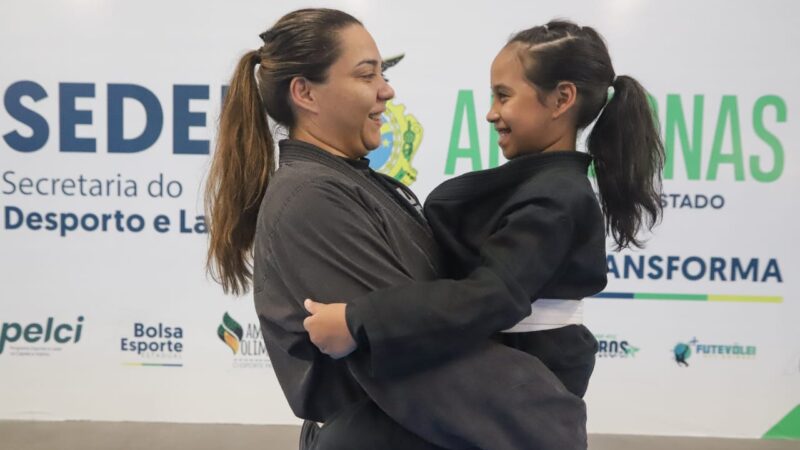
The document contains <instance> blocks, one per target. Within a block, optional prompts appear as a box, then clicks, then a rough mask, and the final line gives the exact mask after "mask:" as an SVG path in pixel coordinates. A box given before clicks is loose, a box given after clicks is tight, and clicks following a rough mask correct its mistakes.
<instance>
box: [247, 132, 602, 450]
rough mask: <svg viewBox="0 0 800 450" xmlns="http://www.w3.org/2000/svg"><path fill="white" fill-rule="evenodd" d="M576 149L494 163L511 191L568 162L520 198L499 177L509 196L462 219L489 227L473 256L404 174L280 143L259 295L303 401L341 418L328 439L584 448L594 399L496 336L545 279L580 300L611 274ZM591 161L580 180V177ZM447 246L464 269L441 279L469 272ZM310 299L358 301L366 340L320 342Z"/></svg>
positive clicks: (277, 353) (261, 240) (454, 184)
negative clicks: (332, 350)
mask: <svg viewBox="0 0 800 450" xmlns="http://www.w3.org/2000/svg"><path fill="white" fill-rule="evenodd" d="M569 155H570V156H568V157H564V156H560V155H559V156H557V157H555V158H553V161H554V162H555V163H554V164H552V165H551V164H536V163H531V162H530V161H534V160H535V159H536V158H534V157H525V158H520V159H518V160H514V161H512V162H510V163H508V164H506V165H505V166H503V167H501V168H498V169H493V171H486V172H483V173H481V174H483V175H485V174H496V175H489V178H490V179H492V180H495V181H492V182H491V183H487V184H486V186H485V187H492V186H494V187H496V188H497V189H501V188H502V186H505V187H506V189H507V188H510V187H511V186H512V184H513V183H508V181H510V178H511V177H510V176H508V175H509V174H519V175H520V176H524V175H525V174H529V175H533V173H534V172H536V171H537V170H539V169H537V168H536V167H535V166H541V167H549V168H556V169H555V170H549V169H548V170H544V171H541V170H540V171H539V172H538V173H541V174H544V173H547V174H551V175H552V176H550V177H545V178H548V179H549V180H550V181H555V182H556V183H550V182H547V183H544V185H545V186H546V187H545V189H544V190H542V191H539V190H538V188H537V187H536V186H534V185H533V184H531V183H528V182H526V183H522V184H524V185H526V186H528V187H527V188H526V189H522V190H518V192H517V194H518V195H517V194H514V193H513V192H511V191H509V192H507V193H506V194H503V193H501V191H500V190H496V192H495V193H496V195H497V196H498V197H497V198H503V199H504V201H503V202H497V203H494V204H493V205H492V206H493V208H491V209H492V210H491V211H489V208H485V210H484V211H477V212H476V213H477V214H475V215H471V214H470V215H469V216H468V217H466V216H462V217H454V218H455V219H456V220H457V221H458V223H459V224H460V225H459V227H462V228H463V229H465V230H467V229H470V230H474V231H476V232H477V233H478V234H476V235H475V238H476V239H475V241H474V242H475V243H477V246H474V247H473V248H472V251H473V253H472V255H473V256H472V257H471V258H470V257H468V255H465V254H462V255H457V254H454V253H453V252H454V251H457V247H458V246H451V245H450V244H448V243H446V242H443V243H444V252H440V251H439V250H438V248H437V246H436V242H435V240H434V236H433V234H432V232H431V230H430V228H429V227H428V226H427V224H426V223H425V221H424V220H422V218H421V217H420V216H419V214H418V213H417V212H416V211H415V210H414V208H413V205H412V204H411V203H409V200H410V201H411V202H412V203H413V201H414V199H413V194H411V193H410V192H409V191H407V190H406V189H405V188H404V187H403V186H402V185H400V184H399V183H395V182H393V181H392V180H390V179H388V178H387V177H382V176H379V175H377V174H374V173H373V172H372V171H370V170H369V169H368V167H358V165H357V164H358V162H357V161H356V162H348V161H345V160H343V159H341V158H337V157H335V156H332V155H330V154H327V153H325V152H323V151H321V150H319V149H317V148H315V147H313V146H310V145H308V144H304V143H300V142H296V141H284V142H282V143H281V165H280V168H279V170H278V171H277V173H276V175H275V176H274V177H273V179H272V180H271V182H270V186H269V188H268V189H267V192H266V195H265V198H264V201H263V203H262V206H261V210H260V212H259V220H258V229H257V233H256V243H255V260H254V264H255V265H254V291H255V302H256V310H257V313H258V316H259V319H260V322H261V326H262V332H263V334H264V339H265V342H266V345H267V349H268V351H269V354H270V358H271V359H272V362H273V366H274V368H275V371H276V374H277V376H278V379H279V381H280V383H281V386H282V388H283V390H284V393H285V394H286V397H287V399H288V401H289V404H290V405H291V407H292V409H293V411H294V412H295V414H296V415H297V416H298V417H302V418H306V419H311V420H315V421H320V422H325V423H326V425H325V426H324V427H323V430H322V434H321V436H320V441H321V442H320V445H319V447H318V448H320V449H321V450H322V449H325V448H348V449H350V450H358V449H361V448H363V449H367V448H370V449H371V448H382V449H384V448H385V449H390V448H398V449H399V448H402V449H407V450H411V449H416V448H420V449H423V448H437V447H435V446H434V445H432V444H430V443H434V444H436V445H438V446H440V447H442V448H453V449H457V448H484V449H498V450H500V449H527V448H529V449H549V448H559V449H569V448H585V446H586V443H585V409H584V405H583V402H582V400H581V399H580V398H579V397H578V396H576V395H574V394H572V393H570V392H569V391H568V390H567V389H566V388H565V387H564V384H563V383H562V382H561V381H559V379H558V378H557V377H556V376H554V375H553V373H552V372H551V371H550V370H548V369H547V367H545V365H544V364H542V362H541V361H540V360H539V358H536V357H533V356H531V355H530V354H528V353H525V352H523V351H520V350H517V349H514V348H511V347H509V346H507V345H503V344H500V343H498V342H497V341H496V340H493V339H490V336H492V335H494V334H495V333H496V332H497V331H499V330H502V329H505V328H508V327H510V326H512V325H514V324H515V323H516V322H517V321H519V320H520V319H521V318H523V317H525V316H527V314H528V313H529V312H530V302H531V300H532V299H534V298H537V297H539V296H540V294H541V293H543V292H547V293H549V294H550V295H548V296H549V297H559V292H561V293H562V294H560V295H563V296H564V297H565V298H580V297H582V296H584V295H589V294H592V293H594V292H597V291H599V290H600V289H602V287H603V285H604V283H605V258H604V251H603V249H604V239H598V237H597V236H596V235H597V233H596V232H594V231H593V232H592V233H588V234H586V233H585V231H586V230H584V224H588V223H591V224H593V227H592V226H588V228H596V226H597V224H598V223H599V224H600V235H602V232H603V229H602V218H601V217H600V216H599V208H598V206H597V203H596V200H595V199H594V196H593V194H592V193H591V188H590V187H588V189H583V187H584V185H583V184H581V183H586V186H588V180H585V168H586V161H585V160H577V159H576V158H575V157H576V156H578V157H580V155H578V154H575V155H572V154H569ZM548 156H549V155H548ZM545 159H549V158H545ZM529 166H530V167H529ZM541 167H540V169H541ZM558 167H560V168H558ZM581 167H582V169H581ZM501 169H506V170H507V173H506V174H505V175H503V173H502V170H501ZM581 170H582V171H583V174H581V173H580V171H581ZM576 174H577V175H578V178H577V180H578V181H577V183H578V186H579V187H580V189H571V188H569V186H570V185H574V184H575V183H576V178H575V175H576ZM581 177H583V178H581ZM530 178H531V180H533V179H534V178H536V177H534V176H531V177H530ZM460 179H461V180H463V179H469V176H464V177H459V178H457V179H454V180H451V181H449V182H447V183H445V184H444V185H442V186H441V187H440V188H438V189H437V191H440V192H439V193H443V194H447V195H444V197H446V198H448V199H450V200H448V201H447V202H444V203H452V202H451V200H453V199H454V197H451V196H450V194H458V195H457V196H460V195H461V194H464V192H462V188H461V187H459V186H458V180H460ZM568 180H569V181H568ZM495 184H496V186H495ZM534 184H535V183H534ZM517 185H520V182H519V180H517ZM448 186H451V188H448ZM518 187H519V186H518ZM543 187H544V186H543ZM492 189H494V188H492ZM528 189H530V192H529V191H528ZM473 190H475V189H474V187H473ZM512 191H513V189H512ZM533 191H536V192H533ZM585 191H588V195H585V194H587V192H585ZM434 194H436V195H434ZM434 194H432V196H431V200H430V201H429V202H428V207H427V208H426V209H428V210H429V211H433V209H431V208H433V207H434V205H435V203H434V202H433V200H434V199H435V198H437V197H438V194H437V192H436V191H435V192H434ZM531 195H532V197H531ZM564 195H566V196H567V198H566V200H568V201H564V200H565V199H564V198H562V196H564ZM478 197H480V196H478ZM453 204H454V203H453ZM500 205H505V206H507V207H504V208H498V206H500ZM487 206H488V204H487ZM444 209H447V208H446V207H445V208H444ZM448 216H449V215H448V214H442V215H439V217H440V218H441V219H442V220H443V221H446V220H448V219H446V217H448ZM431 217H434V216H433V215H432V216H431ZM598 220H599V222H598ZM493 221H494V224H493V225H490V226H489V227H488V228H486V229H485V230H483V231H480V230H479V229H480V227H481V226H483V227H485V226H486V225H487V224H491V223H492V222H493ZM433 223H434V229H437V225H436V222H435V221H434V222H433ZM443 223H444V222H443ZM441 229H450V230H451V231H452V230H453V228H452V227H451V226H450V225H442V227H441ZM503 230H506V231H507V232H508V233H503V232H502V231H503ZM515 230H516V232H515ZM595 231H596V230H595ZM520 232H522V234H520ZM590 234H591V236H590ZM457 235H459V233H451V234H450V236H451V237H453V236H457ZM469 235H470V234H469V233H467V234H464V236H469ZM514 236H516V237H514ZM520 236H529V237H528V238H525V239H523V240H521V241H520V240H519V237H520ZM576 236H577V237H578V239H575V237H576ZM601 237H602V236H601ZM437 238H439V236H437ZM515 239H516V240H515ZM601 241H603V242H601ZM470 245H471V244H470ZM584 247H585V248H586V249H591V251H592V252H594V253H597V254H598V255H597V256H599V258H600V259H602V262H601V266H602V267H603V270H602V271H600V272H599V274H598V275H597V276H594V273H595V272H597V270H596V267H595V265H596V263H595V261H594V260H596V258H595V257H591V258H585V257H582V256H580V253H583V251H582V250H581V249H582V248H584ZM443 255H444V256H445V257H446V258H448V259H451V258H454V257H455V258H458V260H459V261H462V262H463V265H462V266H461V267H462V268H461V275H464V276H465V278H463V279H461V280H458V281H455V280H453V279H450V280H446V279H440V278H443V277H445V276H447V275H450V276H457V275H458V267H452V268H451V269H449V270H446V269H445V267H444V265H443V264H442V261H443V259H442V256H443ZM476 255H477V256H476ZM515 255H516V256H515ZM519 255H525V258H527V259H514V258H518V257H519ZM517 263H519V265H518V264H517ZM589 266H591V267H592V270H588V269H587V268H588V267H589ZM584 269H586V270H588V272H587V271H585V270H584ZM582 272H585V273H584V275H583V276H580V275H579V274H580V273H582ZM531 273H533V276H531ZM590 273H591V274H593V275H592V276H589V275H588V274H590ZM573 279H580V280H578V281H577V282H575V283H572V282H571V281H570V280H573ZM432 280H436V281H432ZM554 280H563V281H564V283H558V282H554ZM581 280H582V281H581ZM419 282H423V283H422V284H419ZM412 283H416V284H412ZM559 284H563V286H562V287H560V288H559V287H558V285H559ZM392 286H399V287H397V288H392V289H387V288H390V287H392ZM564 286H571V287H564ZM548 289H556V291H548ZM558 289H560V290H558ZM379 290H382V291H380V292H374V291H379ZM372 292H374V294H371V293H372ZM373 296H374V297H373ZM305 298H315V299H320V300H328V301H337V300H340V299H341V300H348V299H353V300H352V301H350V306H348V311H349V312H348V322H349V323H351V324H355V328H356V332H357V334H359V340H360V341H361V342H363V343H364V346H363V347H362V348H359V349H358V350H356V352H354V353H353V354H352V355H350V356H348V357H347V358H344V359H342V360H333V359H331V358H329V357H327V356H326V355H323V354H321V353H320V352H319V351H318V350H317V349H316V348H315V347H314V346H313V344H312V343H311V342H310V341H309V340H308V336H307V334H306V333H305V331H304V329H303V327H302V321H303V319H304V318H305V316H306V312H305V310H304V308H303V306H302V301H303V299H305ZM378 303H380V305H379V304H378ZM351 306H352V308H351ZM589 337H590V336H589ZM585 340H586V342H589V340H588V339H585ZM367 343H368V344H367ZM523 350H524V349H523ZM406 430H409V431H411V432H413V434H412V433H409V432H407V431H406ZM417 436H419V437H421V438H422V439H424V441H423V440H422V439H420V438H419V437H417Z"/></svg>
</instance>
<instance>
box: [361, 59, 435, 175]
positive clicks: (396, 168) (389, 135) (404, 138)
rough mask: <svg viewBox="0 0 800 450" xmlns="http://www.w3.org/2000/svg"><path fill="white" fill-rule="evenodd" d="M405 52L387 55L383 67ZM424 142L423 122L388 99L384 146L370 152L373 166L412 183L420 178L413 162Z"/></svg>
mask: <svg viewBox="0 0 800 450" xmlns="http://www.w3.org/2000/svg"><path fill="white" fill-rule="evenodd" d="M404 56H405V55H399V56H395V57H392V58H387V59H385V60H384V61H383V65H382V68H383V70H386V69H388V68H390V67H392V66H394V65H395V64H397V63H398V62H400V60H401V59H403V57H404ZM421 142H422V125H420V123H419V121H418V120H417V119H416V117H414V116H413V115H411V114H408V113H407V112H406V107H405V106H404V105H401V104H397V103H394V102H393V101H388V102H386V111H384V113H383V115H382V116H381V145H380V147H378V148H377V149H375V150H373V151H372V152H370V154H369V161H370V163H369V165H370V167H371V168H372V169H373V170H375V171H377V172H380V173H382V174H385V175H389V176H390V177H392V178H394V179H396V180H398V181H400V182H402V183H403V184H405V185H406V186H410V185H411V184H412V183H413V182H414V181H415V180H416V179H417V169H415V168H414V167H413V166H412V165H411V163H412V161H413V160H414V156H415V155H416V154H417V150H419V145H420V143H421Z"/></svg>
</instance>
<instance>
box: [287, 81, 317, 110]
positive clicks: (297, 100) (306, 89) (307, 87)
mask: <svg viewBox="0 0 800 450" xmlns="http://www.w3.org/2000/svg"><path fill="white" fill-rule="evenodd" d="M289 97H290V98H291V100H292V104H293V105H294V107H295V108H296V110H297V111H298V112H299V111H307V112H311V113H318V112H319V105H318V104H317V98H316V95H315V93H314V84H313V83H312V82H311V81H309V80H307V79H306V78H303V77H295V78H292V81H291V82H289Z"/></svg>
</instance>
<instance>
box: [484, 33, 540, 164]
mask: <svg viewBox="0 0 800 450" xmlns="http://www.w3.org/2000/svg"><path fill="white" fill-rule="evenodd" d="M491 83H492V93H493V100H492V106H491V109H490V110H489V113H488V114H486V120H488V121H489V122H491V123H492V124H493V125H494V127H495V129H496V130H497V133H498V138H499V139H498V141H497V143H498V145H499V146H500V148H501V149H502V150H503V156H505V157H506V158H508V159H511V158H514V157H516V156H519V155H521V154H525V153H537V152H539V151H542V149H545V148H547V147H548V146H549V145H550V144H552V142H549V141H550V140H553V139H554V137H553V136H550V134H552V133H549V132H548V125H549V123H550V122H551V119H552V112H551V110H550V108H548V107H547V106H546V105H545V104H542V102H541V101H540V100H539V97H538V92H537V90H536V88H535V87H534V85H533V84H532V83H531V82H530V81H529V80H528V79H527V78H526V77H525V68H524V67H523V65H522V61H521V60H520V57H519V53H518V45H517V44H510V45H507V46H506V47H504V48H503V49H502V50H500V53H498V54H497V56H496V57H495V59H494V61H493V62H492V69H491ZM545 100H546V101H545V103H547V100H548V99H545Z"/></svg>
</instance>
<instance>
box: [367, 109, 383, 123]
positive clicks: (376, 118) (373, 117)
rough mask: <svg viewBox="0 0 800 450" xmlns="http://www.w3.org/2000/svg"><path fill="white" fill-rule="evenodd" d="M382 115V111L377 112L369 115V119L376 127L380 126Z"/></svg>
mask: <svg viewBox="0 0 800 450" xmlns="http://www.w3.org/2000/svg"><path fill="white" fill-rule="evenodd" d="M382 115H383V111H378V112H374V113H371V114H369V119H370V120H372V121H373V122H375V123H376V124H377V125H380V124H381V116H382Z"/></svg>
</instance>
